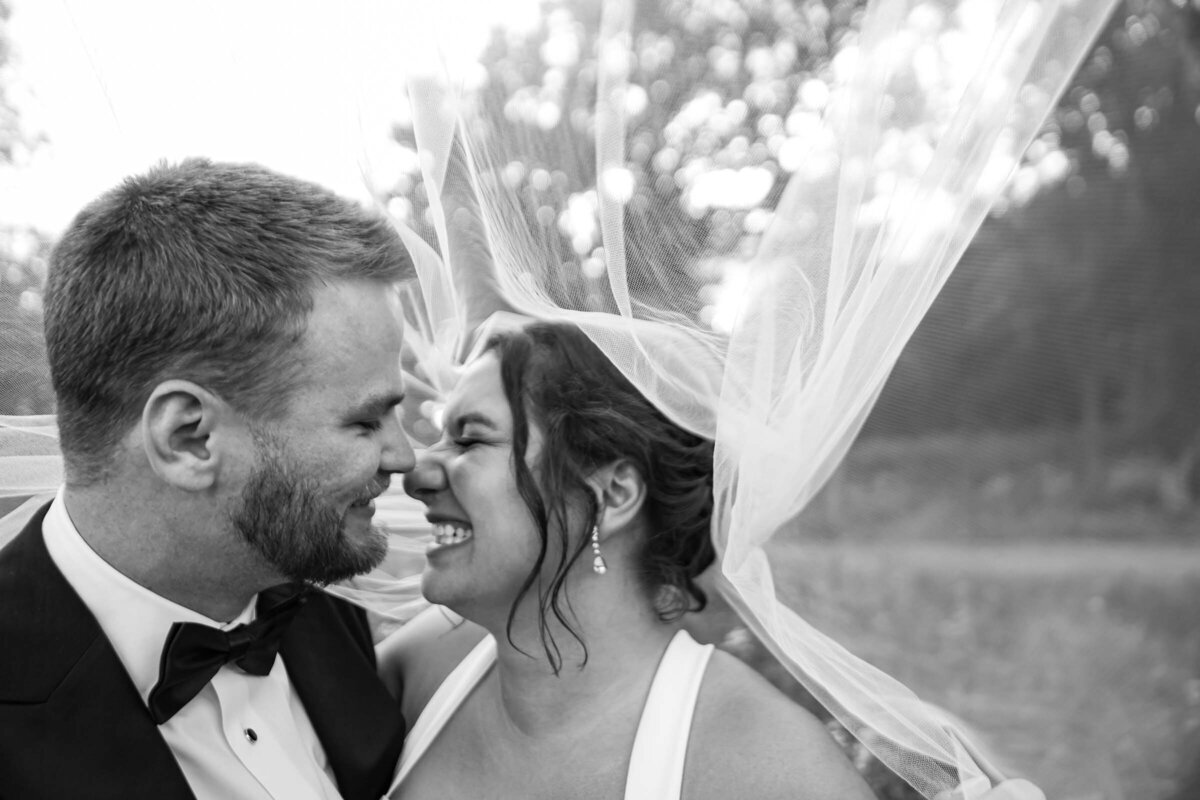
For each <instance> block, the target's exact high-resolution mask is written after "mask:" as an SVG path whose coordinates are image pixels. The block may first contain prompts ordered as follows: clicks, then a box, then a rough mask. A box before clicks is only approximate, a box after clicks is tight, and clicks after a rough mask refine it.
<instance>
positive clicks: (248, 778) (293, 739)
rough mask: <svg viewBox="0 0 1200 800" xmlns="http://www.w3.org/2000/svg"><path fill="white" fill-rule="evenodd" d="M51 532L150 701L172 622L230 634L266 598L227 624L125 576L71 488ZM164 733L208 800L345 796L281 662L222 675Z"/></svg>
mask: <svg viewBox="0 0 1200 800" xmlns="http://www.w3.org/2000/svg"><path fill="white" fill-rule="evenodd" d="M42 533H43V536H44V537H45V540H46V549H47V550H49V551H50V557H51V558H52V559H53V560H54V563H55V565H57V566H58V568H59V570H60V571H61V572H62V574H63V575H64V576H65V577H66V579H67V581H68V582H70V584H71V586H72V587H73V588H74V589H75V591H76V593H78V594H79V596H80V597H81V598H82V599H83V602H84V603H85V604H87V607H88V608H89V609H91V612H92V614H93V615H94V616H95V617H96V621H97V622H99V623H100V628H101V630H103V631H104V635H105V636H107V637H108V640H109V642H111V643H112V646H113V649H114V650H115V651H116V653H117V657H118V658H119V659H121V663H122V664H123V665H124V666H125V670H126V671H127V672H128V673H129V677H130V678H132V679H133V684H134V686H135V687H137V690H138V692H139V693H140V694H141V696H142V701H143V702H146V699H147V698H148V697H149V696H150V690H151V689H153V688H154V685H155V684H156V683H157V682H158V667H159V661H160V658H161V655H162V648H163V643H164V641H166V637H167V632H168V631H169V630H170V628H171V624H172V623H174V622H198V623H200V624H201V625H209V626H212V627H214V628H221V629H222V630H228V629H230V628H232V627H233V626H235V625H239V624H241V623H243V622H250V621H251V620H253V619H254V616H255V607H254V606H255V600H257V599H258V598H257V597H255V598H254V599H252V600H251V601H250V604H249V605H248V606H247V607H246V608H245V609H244V610H243V611H242V613H241V614H239V615H238V617H237V618H236V619H234V620H231V621H229V622H228V623H220V622H216V621H214V620H211V619H209V618H207V617H205V616H204V615H202V614H198V613H196V612H195V611H192V610H190V609H187V608H184V607H183V606H181V605H178V604H176V603H173V602H171V601H170V600H168V599H166V598H165V597H160V596H159V595H157V594H155V593H154V592H151V591H150V590H149V589H146V588H145V587H143V586H141V585H139V584H137V583H135V582H134V581H132V580H130V579H129V578H127V577H125V576H124V575H123V574H121V573H120V572H118V571H117V570H116V569H114V568H113V567H112V566H111V565H110V564H108V562H106V561H105V560H104V559H102V558H101V557H100V556H99V555H98V554H97V553H96V552H95V551H94V550H92V549H91V547H89V546H88V544H87V542H85V541H84V540H83V537H81V536H80V535H79V532H78V531H77V530H76V529H75V525H74V524H73V523H72V522H71V518H70V516H69V515H68V514H67V509H66V505H65V504H64V502H63V490H62V489H59V491H58V495H57V496H56V497H55V499H54V502H53V503H52V504H51V506H50V510H49V511H48V512H47V514H46V519H45V521H44V522H43V523H42ZM158 730H159V732H160V733H161V734H162V736H163V738H164V739H165V740H166V742H167V745H168V746H169V747H170V748H171V752H172V753H174V754H175V760H176V761H178V762H179V766H180V767H181V768H182V769H183V774H184V776H185V777H186V778H187V781H188V784H189V785H190V786H191V788H192V791H193V792H194V793H195V795H196V797H197V798H199V799H200V800H207V798H222V799H224V798H237V800H309V798H312V799H313V800H338V798H340V797H341V795H339V794H338V790H337V786H336V783H335V782H334V778H333V773H332V769H331V767H330V765H329V763H328V761H327V759H326V757H325V750H324V749H323V748H322V747H321V742H320V741H319V740H318V739H317V734H316V732H315V731H314V730H313V727H312V723H311V722H310V721H309V719H308V714H307V713H306V712H305V711H304V706H303V705H301V703H300V698H299V697H297V696H296V692H295V690H293V688H292V683H291V680H290V679H289V678H288V673H287V668H286V666H285V665H284V663H283V657H282V656H280V657H277V658H276V659H275V665H274V667H273V668H272V669H271V673H270V674H269V675H265V676H255V675H248V674H246V673H245V672H242V671H241V670H240V669H238V668H237V667H236V666H234V665H232V664H228V665H226V666H224V667H222V668H221V670H220V671H219V672H217V674H216V676H215V677H214V678H213V679H212V682H211V683H209V685H208V686H205V687H204V689H202V690H201V691H200V693H199V694H198V695H196V697H195V698H193V699H192V700H191V702H189V703H188V704H187V705H185V706H184V707H183V708H181V709H180V710H179V712H178V713H176V714H175V716H173V717H171V719H169V720H167V721H166V722H165V723H163V724H162V725H160V726H159V728H158ZM96 735H97V736H102V735H104V734H103V731H97V732H96Z"/></svg>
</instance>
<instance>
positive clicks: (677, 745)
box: [625, 630, 713, 800]
mask: <svg viewBox="0 0 1200 800" xmlns="http://www.w3.org/2000/svg"><path fill="white" fill-rule="evenodd" d="M712 651H713V646H712V645H711V644H705V645H701V644H697V643H696V640H695V639H693V638H692V637H691V636H689V635H688V633H687V631H683V630H681V631H679V632H678V633H676V634H675V637H674V638H673V639H671V643H670V644H669V645H667V650H666V652H665V653H663V657H662V661H661V662H659V665H658V671H657V672H656V673H655V674H654V681H653V683H651V684H650V694H649V695H648V696H647V697H646V705H645V707H644V708H643V709H642V719H641V721H640V722H639V723H638V729H637V736H636V737H635V738H634V741H633V753H632V754H631V756H630V759H629V775H628V777H626V779H625V800H677V799H678V798H679V797H680V795H681V793H682V791H683V767H684V762H685V760H686V759H687V749H688V737H689V735H690V734H691V730H692V714H693V712H694V711H695V710H696V698H697V697H698V696H699V694H700V685H701V684H702V683H703V682H704V671H705V669H706V668H707V667H708V658H709V656H710V655H712Z"/></svg>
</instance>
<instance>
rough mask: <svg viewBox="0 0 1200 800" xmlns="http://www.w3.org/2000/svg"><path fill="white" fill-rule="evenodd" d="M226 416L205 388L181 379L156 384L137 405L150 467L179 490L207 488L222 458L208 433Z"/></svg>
mask: <svg viewBox="0 0 1200 800" xmlns="http://www.w3.org/2000/svg"><path fill="white" fill-rule="evenodd" d="M229 420H230V409H229V406H228V404H226V403H225V402H224V401H222V400H221V399H220V398H219V397H217V396H216V395H214V394H213V393H212V392H210V391H208V390H207V389H204V388H202V387H200V386H198V385H196V384H194V383H192V382H191V381H183V380H169V381H163V382H162V383H160V384H158V386H155V387H154V391H153V392H151V393H150V397H149V399H148V400H147V401H146V405H145V406H144V407H143V408H142V424H141V433H142V446H143V448H144V449H145V452H146V458H147V460H148V461H149V463H150V467H151V469H153V470H154V472H155V473H156V474H157V475H158V476H159V477H160V478H162V479H163V480H164V481H166V482H167V483H168V484H170V485H172V486H174V487H176V488H179V489H183V490H185V491H190V492H200V491H205V490H207V489H209V488H211V487H212V486H213V484H214V483H215V482H216V480H217V475H218V472H219V470H220V467H221V459H222V452H221V448H220V447H214V441H213V439H214V433H215V432H216V431H217V429H218V428H219V426H221V425H222V424H228V421H229Z"/></svg>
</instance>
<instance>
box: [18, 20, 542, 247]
mask: <svg viewBox="0 0 1200 800" xmlns="http://www.w3.org/2000/svg"><path fill="white" fill-rule="evenodd" d="M401 5H402V4H401V3H398V2H395V0H349V1H347V0H341V1H340V2H338V3H333V2H320V1H319V0H255V1H254V2H249V1H245V0H243V1H242V2H238V1H237V0H216V1H215V2H214V1H212V0H210V1H209V2H195V1H194V0H187V1H182V0H181V1H178V2H176V1H172V2H162V0H111V1H110V2H105V3H94V2H86V1H85V0H12V16H11V18H10V20H9V33H10V37H11V40H12V41H11V44H12V46H13V49H14V51H15V53H14V59H13V60H14V64H13V65H12V68H11V72H10V74H8V75H7V76H4V78H5V79H6V80H7V83H8V84H9V86H10V89H11V91H12V94H13V96H14V98H13V99H14V101H15V102H16V103H17V104H18V108H19V111H20V113H21V118H22V127H23V129H24V130H26V131H29V132H31V133H33V132H40V133H44V134H45V135H46V136H47V137H48V139H49V142H48V144H46V145H43V146H42V148H41V149H40V150H39V151H37V152H36V153H35V155H34V157H33V159H32V161H31V163H29V164H28V165H27V166H25V167H23V168H21V169H19V170H15V171H12V170H3V171H0V221H3V222H8V223H18V224H31V225H34V226H36V227H39V228H41V229H43V230H45V231H47V232H49V233H55V232H57V231H59V230H60V229H61V228H62V227H63V226H65V225H66V223H67V222H69V221H70V218H71V217H72V216H73V215H74V214H75V212H76V211H78V210H79V209H80V208H81V207H82V206H83V205H85V204H86V203H87V202H88V201H89V200H91V199H92V198H94V197H95V196H96V195H98V194H99V193H101V192H102V191H104V190H105V189H107V188H109V187H110V186H113V185H115V184H116V183H117V182H119V181H120V180H121V178H122V177H124V176H125V175H128V174H131V173H135V172H139V171H141V170H143V169H145V168H146V167H148V166H149V165H151V164H153V163H154V162H156V161H158V160H159V159H162V158H167V159H179V158H182V157H185V156H188V155H204V156H209V157H212V158H216V159H223V160H247V161H258V162H260V163H263V164H266V165H268V166H271V167H273V168H275V169H279V170H281V171H284V172H287V173H291V174H294V175H299V176H302V177H305V178H308V179H311V180H314V181H317V182H319V183H322V184H325V185H327V186H330V187H332V188H334V189H336V190H338V191H340V192H342V193H344V194H348V195H351V196H355V197H364V198H365V197H366V196H367V192H366V190H365V188H364V184H363V179H362V170H363V167H364V165H366V166H368V168H370V169H374V168H375V166H376V162H377V161H378V160H379V159H380V158H381V157H383V156H381V154H382V153H385V152H386V148H387V144H386V143H387V141H388V139H387V134H388V129H389V124H388V122H389V120H390V119H394V118H395V117H397V116H398V115H400V114H402V113H403V104H404V99H403V95H402V87H403V75H404V71H405V69H407V68H411V66H412V64H413V63H421V64H422V65H425V66H427V64H428V58H429V50H428V43H429V38H430V37H429V36H428V35H427V33H426V32H425V30H426V29H422V28H420V26H419V25H418V24H417V23H415V22H414V21H413V19H412V18H410V17H406V16H405V14H406V13H408V12H404V11H401V10H400V7H401ZM417 5H418V6H419V7H420V6H435V7H436V8H437V9H438V11H439V13H440V12H446V13H447V14H449V15H450V18H451V19H454V20H455V25H454V28H453V35H452V41H453V49H455V50H457V51H458V52H459V53H474V52H478V47H479V45H480V43H481V42H482V40H483V36H484V34H485V32H486V30H487V28H488V27H489V25H491V24H492V23H493V22H494V21H495V20H500V19H502V20H504V21H505V22H506V23H512V22H514V21H515V22H516V23H517V24H520V25H527V24H530V23H531V22H534V21H536V18H537V17H536V15H537V4H536V0H505V1H504V2H498V1H497V0H451V1H450V2H447V0H437V2H423V3H418V4H417ZM418 30H421V31H422V33H421V34H420V35H417V31H418ZM414 36H415V38H414V39H412V40H411V41H407V42H406V40H407V39H410V38H411V37H414ZM422 45H423V46H424V47H422Z"/></svg>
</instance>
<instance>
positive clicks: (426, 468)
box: [404, 450, 446, 502]
mask: <svg viewBox="0 0 1200 800" xmlns="http://www.w3.org/2000/svg"><path fill="white" fill-rule="evenodd" d="M445 488H446V472H445V470H444V469H443V468H442V464H441V462H440V461H439V460H438V458H437V454H436V453H434V452H431V451H430V450H418V451H417V453H416V464H415V465H414V466H413V468H412V470H410V471H409V472H407V473H405V475H404V491H405V492H406V493H407V494H408V495H409V496H410V497H413V498H415V499H417V500H421V501H422V502H429V499H430V498H431V497H432V496H433V495H435V494H437V493H438V492H440V491H442V490H443V489H445Z"/></svg>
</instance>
